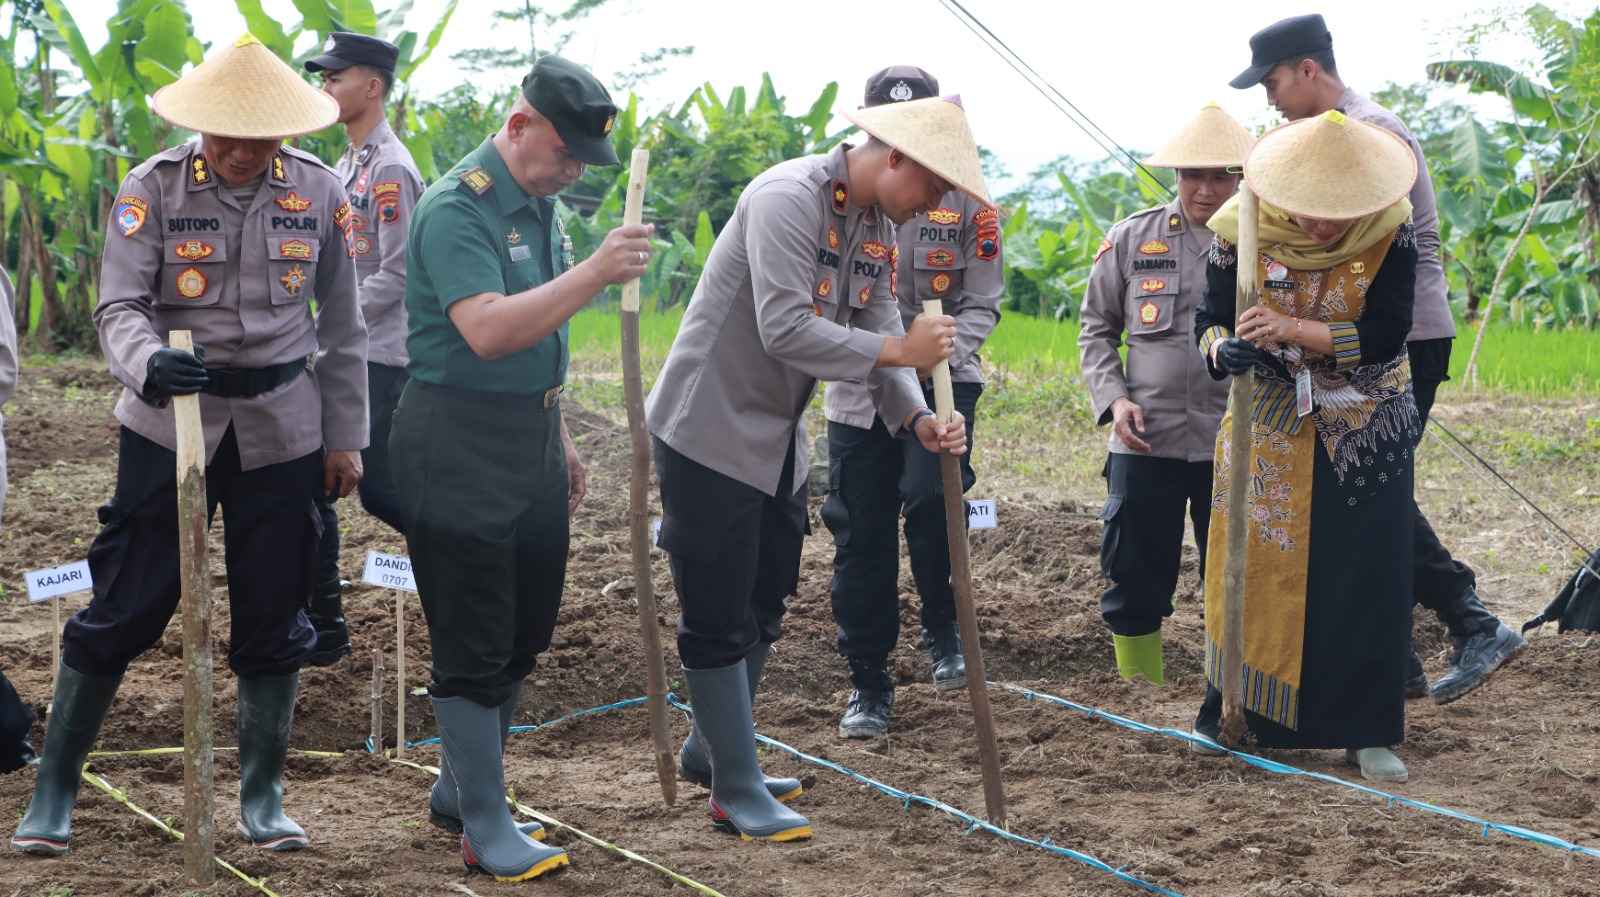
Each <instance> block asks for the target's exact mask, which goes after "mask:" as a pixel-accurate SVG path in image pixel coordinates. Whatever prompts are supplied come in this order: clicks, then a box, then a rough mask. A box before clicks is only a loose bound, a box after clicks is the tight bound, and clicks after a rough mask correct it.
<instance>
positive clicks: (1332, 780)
mask: <svg viewBox="0 0 1600 897" xmlns="http://www.w3.org/2000/svg"><path fill="white" fill-rule="evenodd" d="M995 684H998V683H995ZM1000 687H1001V688H1004V689H1005V690H1006V691H1009V692H1014V693H1016V694H1019V695H1022V696H1023V697H1024V698H1026V699H1027V700H1030V701H1032V700H1034V699H1035V698H1037V699H1039V700H1042V701H1045V702H1048V703H1051V704H1059V705H1060V706H1062V707H1067V708H1069V709H1072V710H1076V711H1077V712H1079V713H1082V714H1083V715H1085V716H1087V717H1089V718H1090V719H1098V720H1104V721H1106V722H1108V723H1111V724H1113V725H1117V726H1121V727H1122V728H1124V729H1131V730H1132V731H1135V732H1139V733H1141V734H1144V735H1161V736H1165V737H1167V738H1175V739H1177V740H1179V741H1185V742H1189V743H1190V744H1196V745H1200V746H1203V747H1205V748H1208V749H1211V750H1220V751H1224V752H1226V753H1228V754H1231V755H1232V756H1234V757H1236V758H1238V759H1240V760H1243V761H1244V762H1245V763H1248V764H1250V765H1251V766H1254V767H1256V768H1257V769H1261V770H1265V771H1266V772H1270V773H1273V774H1274V775H1281V776H1294V777H1300V778H1306V779H1311V780H1312V781H1317V782H1325V783H1327V784H1329V785H1338V786H1340V787H1343V788H1348V789H1350V790H1352V791H1359V792H1361V793H1362V794H1366V795H1369V796H1371V797H1375V798H1378V799H1379V800H1382V801H1384V802H1385V803H1386V804H1388V805H1390V806H1393V805H1395V804H1399V805H1401V806H1404V807H1410V808H1411V809H1413V810H1421V811H1422V812H1424V813H1433V814H1435V815H1437V816H1445V817H1448V818H1450V819H1455V820H1459V821H1461V822H1465V823H1467V824H1468V825H1471V826H1474V827H1479V828H1481V833H1482V836H1483V837H1485V838H1487V837H1488V836H1489V833H1490V832H1500V833H1502V834H1506V835H1510V836H1511V837H1513V838H1519V839H1521V840H1523V841H1531V842H1533V843H1535V844H1541V845H1543V846H1545V847H1553V848H1555V849H1557V850H1564V851H1567V852H1569V853H1575V854H1578V855H1579V856H1587V857H1594V858H1600V850H1596V849H1595V848H1593V847H1584V846H1582V845H1579V844H1574V843H1572V842H1571V841H1568V840H1566V839H1564V838H1558V837H1556V836H1555V835H1547V834H1545V833H1543V832H1537V831H1534V830H1533V829H1526V828H1522V827H1521V826H1516V825H1507V824H1505V823H1499V822H1490V821H1488V820H1486V819H1479V818H1478V817H1476V816H1473V815H1471V814H1469V813H1463V812H1461V811H1460V810H1452V809H1450V808H1449V807H1440V806H1437V805H1434V804H1430V803H1428V802H1426V801H1420V800H1413V799H1411V798H1409V797H1405V796H1402V795H1398V794H1390V793H1389V792H1387V791H1381V790H1379V789H1377V788H1372V787H1369V786H1367V785H1361V784H1357V783H1355V782H1350V781H1346V780H1344V779H1341V778H1339V777H1338V776H1333V775H1329V774H1327V773H1323V772H1310V771H1308V770H1304V769H1300V768H1299V767H1295V766H1290V765H1288V764H1287V763H1279V762H1277V761H1276V760H1268V759H1267V758H1265V757H1258V756H1256V755H1255V754H1247V753H1244V752H1243V751H1235V750H1232V749H1230V748H1228V747H1226V746H1224V745H1221V744H1218V743H1217V742H1215V741H1212V740H1211V739H1209V738H1204V737H1200V736H1197V735H1195V734H1193V733H1190V732H1185V731H1183V730H1182V729H1172V728H1167V727H1160V728H1158V727H1156V726H1150V725H1146V724H1144V723H1141V722H1139V721H1138V720H1133V719H1128V718H1127V717H1123V716H1118V715H1117V714H1115V713H1108V712H1106V711H1104V710H1100V709H1098V708H1096V707H1089V706H1087V705H1084V704H1079V703H1077V702H1076V701H1070V700H1068V699H1066V698H1062V697H1057V696H1056V695H1052V694H1047V693H1045V692H1040V691H1034V690H1033V689H1031V688H1023V687H1022V686H1020V685H1009V684H1008V685H1001V686H1000ZM758 737H759V736H758Z"/></svg>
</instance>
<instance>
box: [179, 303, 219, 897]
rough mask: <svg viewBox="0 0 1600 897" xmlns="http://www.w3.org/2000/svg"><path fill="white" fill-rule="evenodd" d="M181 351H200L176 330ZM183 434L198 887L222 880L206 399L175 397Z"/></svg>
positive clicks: (187, 749)
mask: <svg viewBox="0 0 1600 897" xmlns="http://www.w3.org/2000/svg"><path fill="white" fill-rule="evenodd" d="M168 341H169V343H170V344H171V346H172V348H174V349H182V350H184V351H185V352H193V351H194V338H193V335H192V334H191V333H190V332H189V331H187V330H174V331H172V332H171V334H170V335H169V337H168ZM172 414H173V418H174V420H175V422H176V424H177V436H178V452H177V454H178V570H179V576H180V579H181V582H182V588H183V592H182V599H181V600H182V606H183V869H184V872H185V873H186V874H187V875H188V876H189V880H190V881H192V882H194V883H195V884H197V885H201V886H205V885H210V884H211V883H212V882H214V881H216V877H217V866H216V834H217V833H216V823H215V821H214V816H215V813H214V809H215V805H216V777H215V765H214V762H213V757H212V748H213V744H212V725H211V703H212V699H213V691H212V683H211V573H210V571H209V570H208V569H207V566H208V565H207V563H206V518H207V514H206V510H207V508H206V436H205V430H204V429H203V428H202V426H201V422H200V397H199V396H198V395H187V396H174V397H173V399H172Z"/></svg>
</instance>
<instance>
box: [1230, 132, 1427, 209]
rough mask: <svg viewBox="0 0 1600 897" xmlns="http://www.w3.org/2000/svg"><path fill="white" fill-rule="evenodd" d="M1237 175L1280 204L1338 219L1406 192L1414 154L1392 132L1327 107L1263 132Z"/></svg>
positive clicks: (1414, 164) (1392, 200)
mask: <svg viewBox="0 0 1600 897" xmlns="http://www.w3.org/2000/svg"><path fill="white" fill-rule="evenodd" d="M1244 179H1245V181H1246V182H1247V183H1248V184H1249V185H1250V189H1252V190H1254V191H1255V192H1256V195H1257V196H1259V197H1261V199H1262V200H1264V201H1266V202H1268V203H1271V204H1272V205H1274V206H1277V207H1278V208H1280V209H1282V210H1284V211H1285V212H1289V213H1291V214H1296V215H1309V216H1312V217H1315V218H1329V219H1337V220H1346V219H1350V218H1360V217H1362V216H1364V215H1370V214H1372V213H1373V212H1377V211H1380V210H1382V209H1386V208H1388V207H1389V206H1391V205H1393V204H1394V203H1395V201H1396V200H1398V199H1400V198H1401V197H1402V196H1405V195H1406V194H1407V193H1410V192H1411V186H1412V184H1414V183H1416V180H1417V157H1416V156H1414V155H1412V154H1411V147H1409V146H1407V145H1406V143H1405V141H1403V140H1401V139H1400V138H1399V137H1396V136H1395V135H1394V134H1392V133H1390V132H1388V131H1386V130H1384V129H1383V128H1380V127H1378V126H1376V125H1369V124H1367V123H1365V122H1360V121H1356V120H1355V119H1353V118H1348V117H1346V116H1345V114H1344V113H1342V112H1340V111H1338V110H1336V109H1335V110H1330V111H1328V112H1324V113H1323V114H1321V115H1318V116H1315V117H1312V118H1306V119H1301V120H1300V121H1297V122H1293V123H1291V124H1287V125H1284V126H1283V127H1281V128H1278V129H1276V130H1273V131H1270V132H1268V133H1267V134H1266V135H1265V136H1263V137H1262V138H1261V139H1260V140H1259V141H1257V142H1256V146H1255V149H1253V150H1251V152H1250V158H1249V159H1247V160H1246V161H1245V164H1244Z"/></svg>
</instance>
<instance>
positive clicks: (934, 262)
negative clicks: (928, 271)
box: [928, 249, 956, 268]
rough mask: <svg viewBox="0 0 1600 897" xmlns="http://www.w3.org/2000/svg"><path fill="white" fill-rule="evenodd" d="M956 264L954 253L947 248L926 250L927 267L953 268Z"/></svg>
mask: <svg viewBox="0 0 1600 897" xmlns="http://www.w3.org/2000/svg"><path fill="white" fill-rule="evenodd" d="M955 264H956V254H955V253H953V252H951V251H950V250H948V249H934V250H930V251H929V252H928V267H930V268H953V267H955Z"/></svg>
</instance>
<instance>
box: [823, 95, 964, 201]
mask: <svg viewBox="0 0 1600 897" xmlns="http://www.w3.org/2000/svg"><path fill="white" fill-rule="evenodd" d="M844 117H845V118H847V119H849V120H850V122H851V123H852V124H854V125H855V126H856V127H858V128H860V129H861V130H863V131H866V132H867V133H868V134H871V135H872V136H874V137H876V138H878V139H879V140H882V141H883V142H884V143H887V144H889V145H890V146H892V147H894V148H895V149H897V150H899V151H900V152H902V153H904V154H906V155H907V156H908V157H910V158H911V160H912V161H914V162H916V163H917V164H919V165H921V166H922V167H923V168H926V169H928V170H929V171H931V172H933V173H934V174H936V175H938V176H939V177H940V178H942V179H943V180H944V181H946V182H947V183H949V184H950V186H952V187H954V188H956V189H957V190H960V191H961V192H963V193H965V194H967V195H968V196H971V197H972V198H973V199H976V200H977V201H978V202H981V203H983V204H984V205H986V206H993V205H994V203H993V202H990V201H989V189H988V187H987V186H985V185H984V182H983V168H982V166H980V165H979V163H978V142H977V141H976V140H974V139H973V138H972V129H971V128H970V127H968V126H967V113H966V110H964V109H962V108H961V98H960V97H955V96H953V97H928V98H927V99H924V100H908V101H907V102H904V103H886V104H884V105H882V106H870V107H868V108H865V109H857V110H855V111H853V112H846V113H845V114H844Z"/></svg>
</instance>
